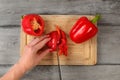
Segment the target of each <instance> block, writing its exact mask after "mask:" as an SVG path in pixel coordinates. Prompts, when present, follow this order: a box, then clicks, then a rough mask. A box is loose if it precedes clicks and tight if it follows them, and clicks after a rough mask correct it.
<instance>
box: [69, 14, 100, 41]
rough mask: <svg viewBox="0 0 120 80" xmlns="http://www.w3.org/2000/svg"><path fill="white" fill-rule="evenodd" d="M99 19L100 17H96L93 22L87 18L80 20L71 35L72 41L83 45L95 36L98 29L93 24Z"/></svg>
mask: <svg viewBox="0 0 120 80" xmlns="http://www.w3.org/2000/svg"><path fill="white" fill-rule="evenodd" d="M99 18H100V16H99V15H96V17H95V18H94V19H93V20H92V21H89V20H88V18H87V17H81V18H80V19H78V21H77V22H76V23H75V25H74V26H73V27H72V29H71V31H70V33H69V35H70V38H71V40H72V41H74V42H75V43H82V42H84V41H86V40H88V39H90V38H92V37H93V36H95V35H96V34H97V32H98V28H97V27H96V26H95V25H94V24H93V23H96V22H97V20H98V19H99Z"/></svg>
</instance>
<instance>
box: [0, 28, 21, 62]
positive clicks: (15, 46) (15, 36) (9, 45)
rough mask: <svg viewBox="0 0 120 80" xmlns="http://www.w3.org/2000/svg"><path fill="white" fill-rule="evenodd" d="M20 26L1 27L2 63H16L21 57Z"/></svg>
mask: <svg viewBox="0 0 120 80" xmlns="http://www.w3.org/2000/svg"><path fill="white" fill-rule="evenodd" d="M19 35H20V28H18V27H14V28H13V27H11V28H4V27H2V28H1V27H0V64H14V63H16V61H17V60H18V59H19V46H20V45H19V42H20V40H19V37H20V36H19Z"/></svg>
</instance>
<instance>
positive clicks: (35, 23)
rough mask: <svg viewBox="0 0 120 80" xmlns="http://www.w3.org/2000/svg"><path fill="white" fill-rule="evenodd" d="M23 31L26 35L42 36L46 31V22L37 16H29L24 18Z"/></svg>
mask: <svg viewBox="0 0 120 80" xmlns="http://www.w3.org/2000/svg"><path fill="white" fill-rule="evenodd" d="M22 29H23V31H24V32H25V33H27V34H29V35H33V36H40V35H42V33H43V31H44V20H43V19H42V17H41V16H39V15H37V14H28V15H25V16H23V18H22Z"/></svg>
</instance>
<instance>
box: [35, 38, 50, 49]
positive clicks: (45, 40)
mask: <svg viewBox="0 0 120 80" xmlns="http://www.w3.org/2000/svg"><path fill="white" fill-rule="evenodd" d="M50 39H51V38H45V39H43V40H42V41H40V42H39V43H38V44H36V45H35V46H34V48H35V49H36V51H38V50H40V49H41V48H42V47H43V46H45V44H46V43H47V42H48V41H49V40H50Z"/></svg>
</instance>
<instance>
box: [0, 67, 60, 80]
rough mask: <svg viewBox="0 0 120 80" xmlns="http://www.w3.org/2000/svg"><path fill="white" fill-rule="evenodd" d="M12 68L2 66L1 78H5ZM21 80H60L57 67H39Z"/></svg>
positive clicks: (0, 68)
mask: <svg viewBox="0 0 120 80" xmlns="http://www.w3.org/2000/svg"><path fill="white" fill-rule="evenodd" d="M10 67H11V66H0V77H1V76H3V75H4V74H5V73H6V72H7V71H8V70H9V69H10ZM21 80H59V74H58V67H57V66H39V67H36V68H34V69H32V70H31V71H29V72H27V73H26V74H25V75H24V76H23V78H22V79H21Z"/></svg>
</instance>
